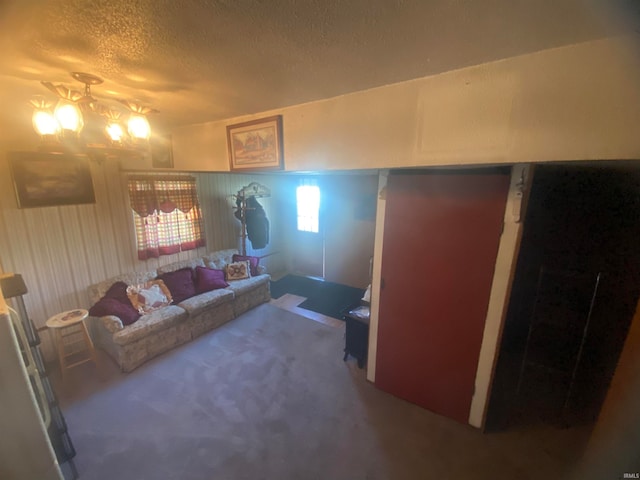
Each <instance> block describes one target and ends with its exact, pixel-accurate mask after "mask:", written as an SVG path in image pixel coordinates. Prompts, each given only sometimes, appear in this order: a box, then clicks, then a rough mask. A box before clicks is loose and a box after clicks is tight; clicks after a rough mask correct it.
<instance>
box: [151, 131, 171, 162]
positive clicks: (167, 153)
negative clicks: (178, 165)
mask: <svg viewBox="0 0 640 480" xmlns="http://www.w3.org/2000/svg"><path fill="white" fill-rule="evenodd" d="M151 166H152V167H153V168H173V147H172V143H171V135H158V136H156V137H153V138H152V140H151Z"/></svg>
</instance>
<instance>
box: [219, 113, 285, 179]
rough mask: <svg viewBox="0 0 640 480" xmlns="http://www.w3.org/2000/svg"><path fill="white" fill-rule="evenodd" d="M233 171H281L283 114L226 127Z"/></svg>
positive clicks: (230, 164)
mask: <svg viewBox="0 0 640 480" xmlns="http://www.w3.org/2000/svg"><path fill="white" fill-rule="evenodd" d="M227 144H228V147H229V167H230V168H231V171H232V172H237V171H254V170H282V167H283V156H282V115H276V116H274V117H268V118H261V119H259V120H252V121H250V122H244V123H238V124H235V125H228V126H227Z"/></svg>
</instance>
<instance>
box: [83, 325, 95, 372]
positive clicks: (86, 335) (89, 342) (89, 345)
mask: <svg viewBox="0 0 640 480" xmlns="http://www.w3.org/2000/svg"><path fill="white" fill-rule="evenodd" d="M80 323H81V324H82V335H83V336H84V341H85V343H86V345H87V348H88V349H89V355H90V356H91V360H92V361H93V364H94V365H95V366H98V359H97V357H96V349H95V348H94V347H93V341H92V340H91V336H89V331H88V330H87V326H86V325H85V324H84V320H83V321H82V322H80Z"/></svg>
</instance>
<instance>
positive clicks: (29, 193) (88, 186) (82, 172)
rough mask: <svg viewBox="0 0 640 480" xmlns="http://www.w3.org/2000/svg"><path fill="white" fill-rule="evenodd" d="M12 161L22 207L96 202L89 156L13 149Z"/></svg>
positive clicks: (17, 192) (17, 193)
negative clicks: (15, 150) (14, 150)
mask: <svg viewBox="0 0 640 480" xmlns="http://www.w3.org/2000/svg"><path fill="white" fill-rule="evenodd" d="M9 164H10V166H11V174H12V175H13V183H14V186H15V190H16V197H17V199H18V207H20V208H32V207H52V206H56V205H78V204H83V203H96V197H95V194H94V191H93V182H92V179H91V170H90V168H89V160H88V158H87V157H85V156H77V155H67V154H56V153H36V152H10V153H9Z"/></svg>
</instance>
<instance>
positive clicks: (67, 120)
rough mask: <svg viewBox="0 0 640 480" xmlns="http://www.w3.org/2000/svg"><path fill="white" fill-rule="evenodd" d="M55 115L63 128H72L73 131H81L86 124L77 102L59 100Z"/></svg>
mask: <svg viewBox="0 0 640 480" xmlns="http://www.w3.org/2000/svg"><path fill="white" fill-rule="evenodd" d="M53 115H54V116H55V118H56V120H57V121H58V123H59V124H60V127H62V129H63V130H70V131H72V132H76V133H79V132H80V130H82V127H83V126H84V120H83V119H82V113H81V112H80V109H79V108H78V106H77V105H76V104H75V103H72V102H69V101H67V100H60V101H59V102H58V105H56V109H55V111H54V112H53Z"/></svg>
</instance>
